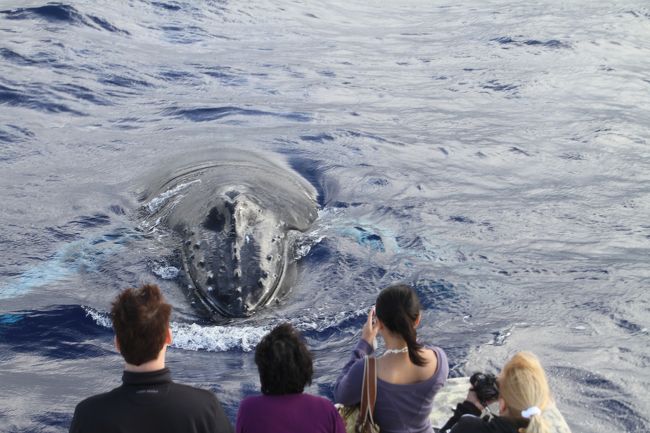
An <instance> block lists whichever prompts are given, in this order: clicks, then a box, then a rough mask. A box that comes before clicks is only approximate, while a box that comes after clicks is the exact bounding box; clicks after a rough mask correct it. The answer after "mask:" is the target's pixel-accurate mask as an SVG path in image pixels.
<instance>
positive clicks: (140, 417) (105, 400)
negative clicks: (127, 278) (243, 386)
mask: <svg viewBox="0 0 650 433" xmlns="http://www.w3.org/2000/svg"><path fill="white" fill-rule="evenodd" d="M171 310H172V307H171V305H169V304H168V303H166V302H165V299H164V298H163V296H162V293H161V292H160V289H159V288H158V286H156V285H153V284H145V285H144V286H142V287H140V288H138V289H126V290H124V291H123V292H122V293H120V295H119V296H118V297H117V298H116V299H115V301H114V302H113V305H112V309H111V319H112V321H113V329H114V330H115V347H116V348H117V350H118V351H119V352H120V353H121V354H122V356H123V357H124V360H125V362H126V366H125V368H124V374H123V376H122V386H120V387H118V388H115V389H114V390H112V391H110V392H107V393H105V394H99V395H95V396H93V397H90V398H87V399H86V400H84V401H82V402H81V403H79V404H78V405H77V407H76V409H75V412H74V417H73V418H72V425H71V426H70V432H71V433H81V432H84V433H104V432H106V433H108V432H134V433H135V432H137V433H147V432H155V433H164V432H169V433H176V432H183V433H193V432H196V433H199V432H200V433H203V432H212V433H216V432H228V433H230V432H232V431H233V429H232V425H231V424H230V421H228V418H227V417H226V414H225V413H224V411H223V408H222V407H221V404H220V403H219V401H218V400H217V398H216V397H215V395H214V394H213V393H211V392H210V391H206V390H203V389H198V388H193V387H190V386H187V385H181V384H178V383H174V382H173V381H172V379H171V373H170V372H169V369H167V368H165V353H166V351H167V346H168V345H169V344H171V342H172V335H171V331H170V329H169V317H170V315H171Z"/></svg>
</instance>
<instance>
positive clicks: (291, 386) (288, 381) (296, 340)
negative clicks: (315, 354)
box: [255, 323, 314, 395]
mask: <svg viewBox="0 0 650 433" xmlns="http://www.w3.org/2000/svg"><path fill="white" fill-rule="evenodd" d="M255 364H257V369H258V371H259V373H260V382H261V384H262V393H263V394H265V395H282V394H297V393H301V392H303V391H304V389H305V386H306V385H310V384H311V377H312V375H313V373H314V367H313V363H312V356H311V353H309V350H308V349H307V346H305V343H303V341H302V340H301V338H300V335H299V334H298V332H297V331H296V330H295V329H293V327H292V326H291V325H290V324H289V323H283V324H281V325H278V326H276V327H275V328H274V329H273V330H272V331H271V332H270V333H268V334H266V335H265V336H264V338H262V341H260V342H259V344H258V345H257V347H256V348H255Z"/></svg>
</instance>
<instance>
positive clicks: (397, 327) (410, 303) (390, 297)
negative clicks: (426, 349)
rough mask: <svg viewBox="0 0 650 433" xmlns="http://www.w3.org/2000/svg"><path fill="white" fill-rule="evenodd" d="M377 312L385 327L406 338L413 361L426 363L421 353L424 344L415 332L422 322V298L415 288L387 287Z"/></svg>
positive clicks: (414, 362) (381, 295)
mask: <svg viewBox="0 0 650 433" xmlns="http://www.w3.org/2000/svg"><path fill="white" fill-rule="evenodd" d="M375 313H376V314H377V320H379V321H380V324H381V325H382V326H383V327H385V328H386V329H387V330H388V331H389V332H391V333H392V334H394V335H397V336H399V337H401V338H402V339H404V341H405V342H406V345H407V347H408V353H409V358H410V359H411V362H412V363H413V364H415V365H420V366H422V365H424V364H425V363H426V361H425V359H424V358H423V357H422V355H420V349H422V345H421V344H419V343H418V342H417V334H416V332H415V328H416V327H417V326H418V324H419V323H420V300H419V299H418V295H417V294H416V293H415V290H414V289H413V288H412V287H411V286H408V285H406V284H395V285H392V286H388V287H386V288H385V289H384V290H382V291H381V293H379V296H378V297H377V302H376V304H375ZM380 329H381V328H380Z"/></svg>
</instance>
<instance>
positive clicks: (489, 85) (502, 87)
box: [481, 80, 518, 92]
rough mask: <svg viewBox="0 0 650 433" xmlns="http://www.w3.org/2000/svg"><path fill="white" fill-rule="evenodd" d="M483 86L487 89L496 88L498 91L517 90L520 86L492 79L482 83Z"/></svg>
mask: <svg viewBox="0 0 650 433" xmlns="http://www.w3.org/2000/svg"><path fill="white" fill-rule="evenodd" d="M481 87H482V88H484V89H487V90H494V91H496V92H516V91H517V89H518V86H516V85H514V84H507V83H501V82H499V81H497V80H490V81H488V82H486V83H484V84H482V85H481Z"/></svg>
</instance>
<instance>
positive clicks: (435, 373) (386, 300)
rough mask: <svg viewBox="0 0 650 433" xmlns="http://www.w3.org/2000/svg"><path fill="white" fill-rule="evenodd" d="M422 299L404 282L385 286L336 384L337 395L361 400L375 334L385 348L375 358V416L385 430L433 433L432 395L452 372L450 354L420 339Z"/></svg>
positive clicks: (341, 398)
mask: <svg viewBox="0 0 650 433" xmlns="http://www.w3.org/2000/svg"><path fill="white" fill-rule="evenodd" d="M420 319H421V315H420V301H419V300H418V296H417V294H416V293H415V290H414V289H413V288H412V287H410V286H408V285H406V284H396V285H393V286H389V287H386V288H385V289H383V290H382V291H381V293H380V294H379V296H378V297H377V301H376V303H375V307H374V308H372V309H371V311H370V313H369V314H368V319H367V320H366V323H365V325H364V326H363V330H362V331H361V340H360V341H359V343H358V344H357V346H356V348H355V349H354V350H353V351H352V357H351V358H350V360H349V361H348V363H347V364H346V365H345V366H344V367H343V371H342V372H341V375H340V376H339V378H338V379H337V381H336V385H335V387H334V400H335V401H336V402H337V403H342V404H344V405H355V404H358V403H359V401H360V400H361V384H362V381H363V374H364V364H365V362H364V358H365V357H366V356H372V355H373V353H374V348H373V341H374V339H375V337H376V336H377V334H379V335H381V336H382V337H383V340H384V346H385V350H384V353H383V355H382V356H380V357H378V358H377V361H376V365H377V399H376V402H375V412H374V414H373V418H374V421H375V422H376V423H377V425H378V426H379V429H380V431H381V433H406V432H409V433H433V428H432V426H431V422H430V421H429V414H430V413H431V410H432V407H433V398H434V396H435V395H436V394H437V392H438V391H439V390H440V389H441V388H442V387H443V386H444V384H445V382H446V380H447V374H448V373H449V365H448V364H447V355H446V354H445V352H444V351H443V350H442V349H441V348H439V347H436V346H431V347H426V346H424V345H422V344H421V343H420V342H419V341H418V339H417V333H416V328H417V327H418V325H419V324H420Z"/></svg>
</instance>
